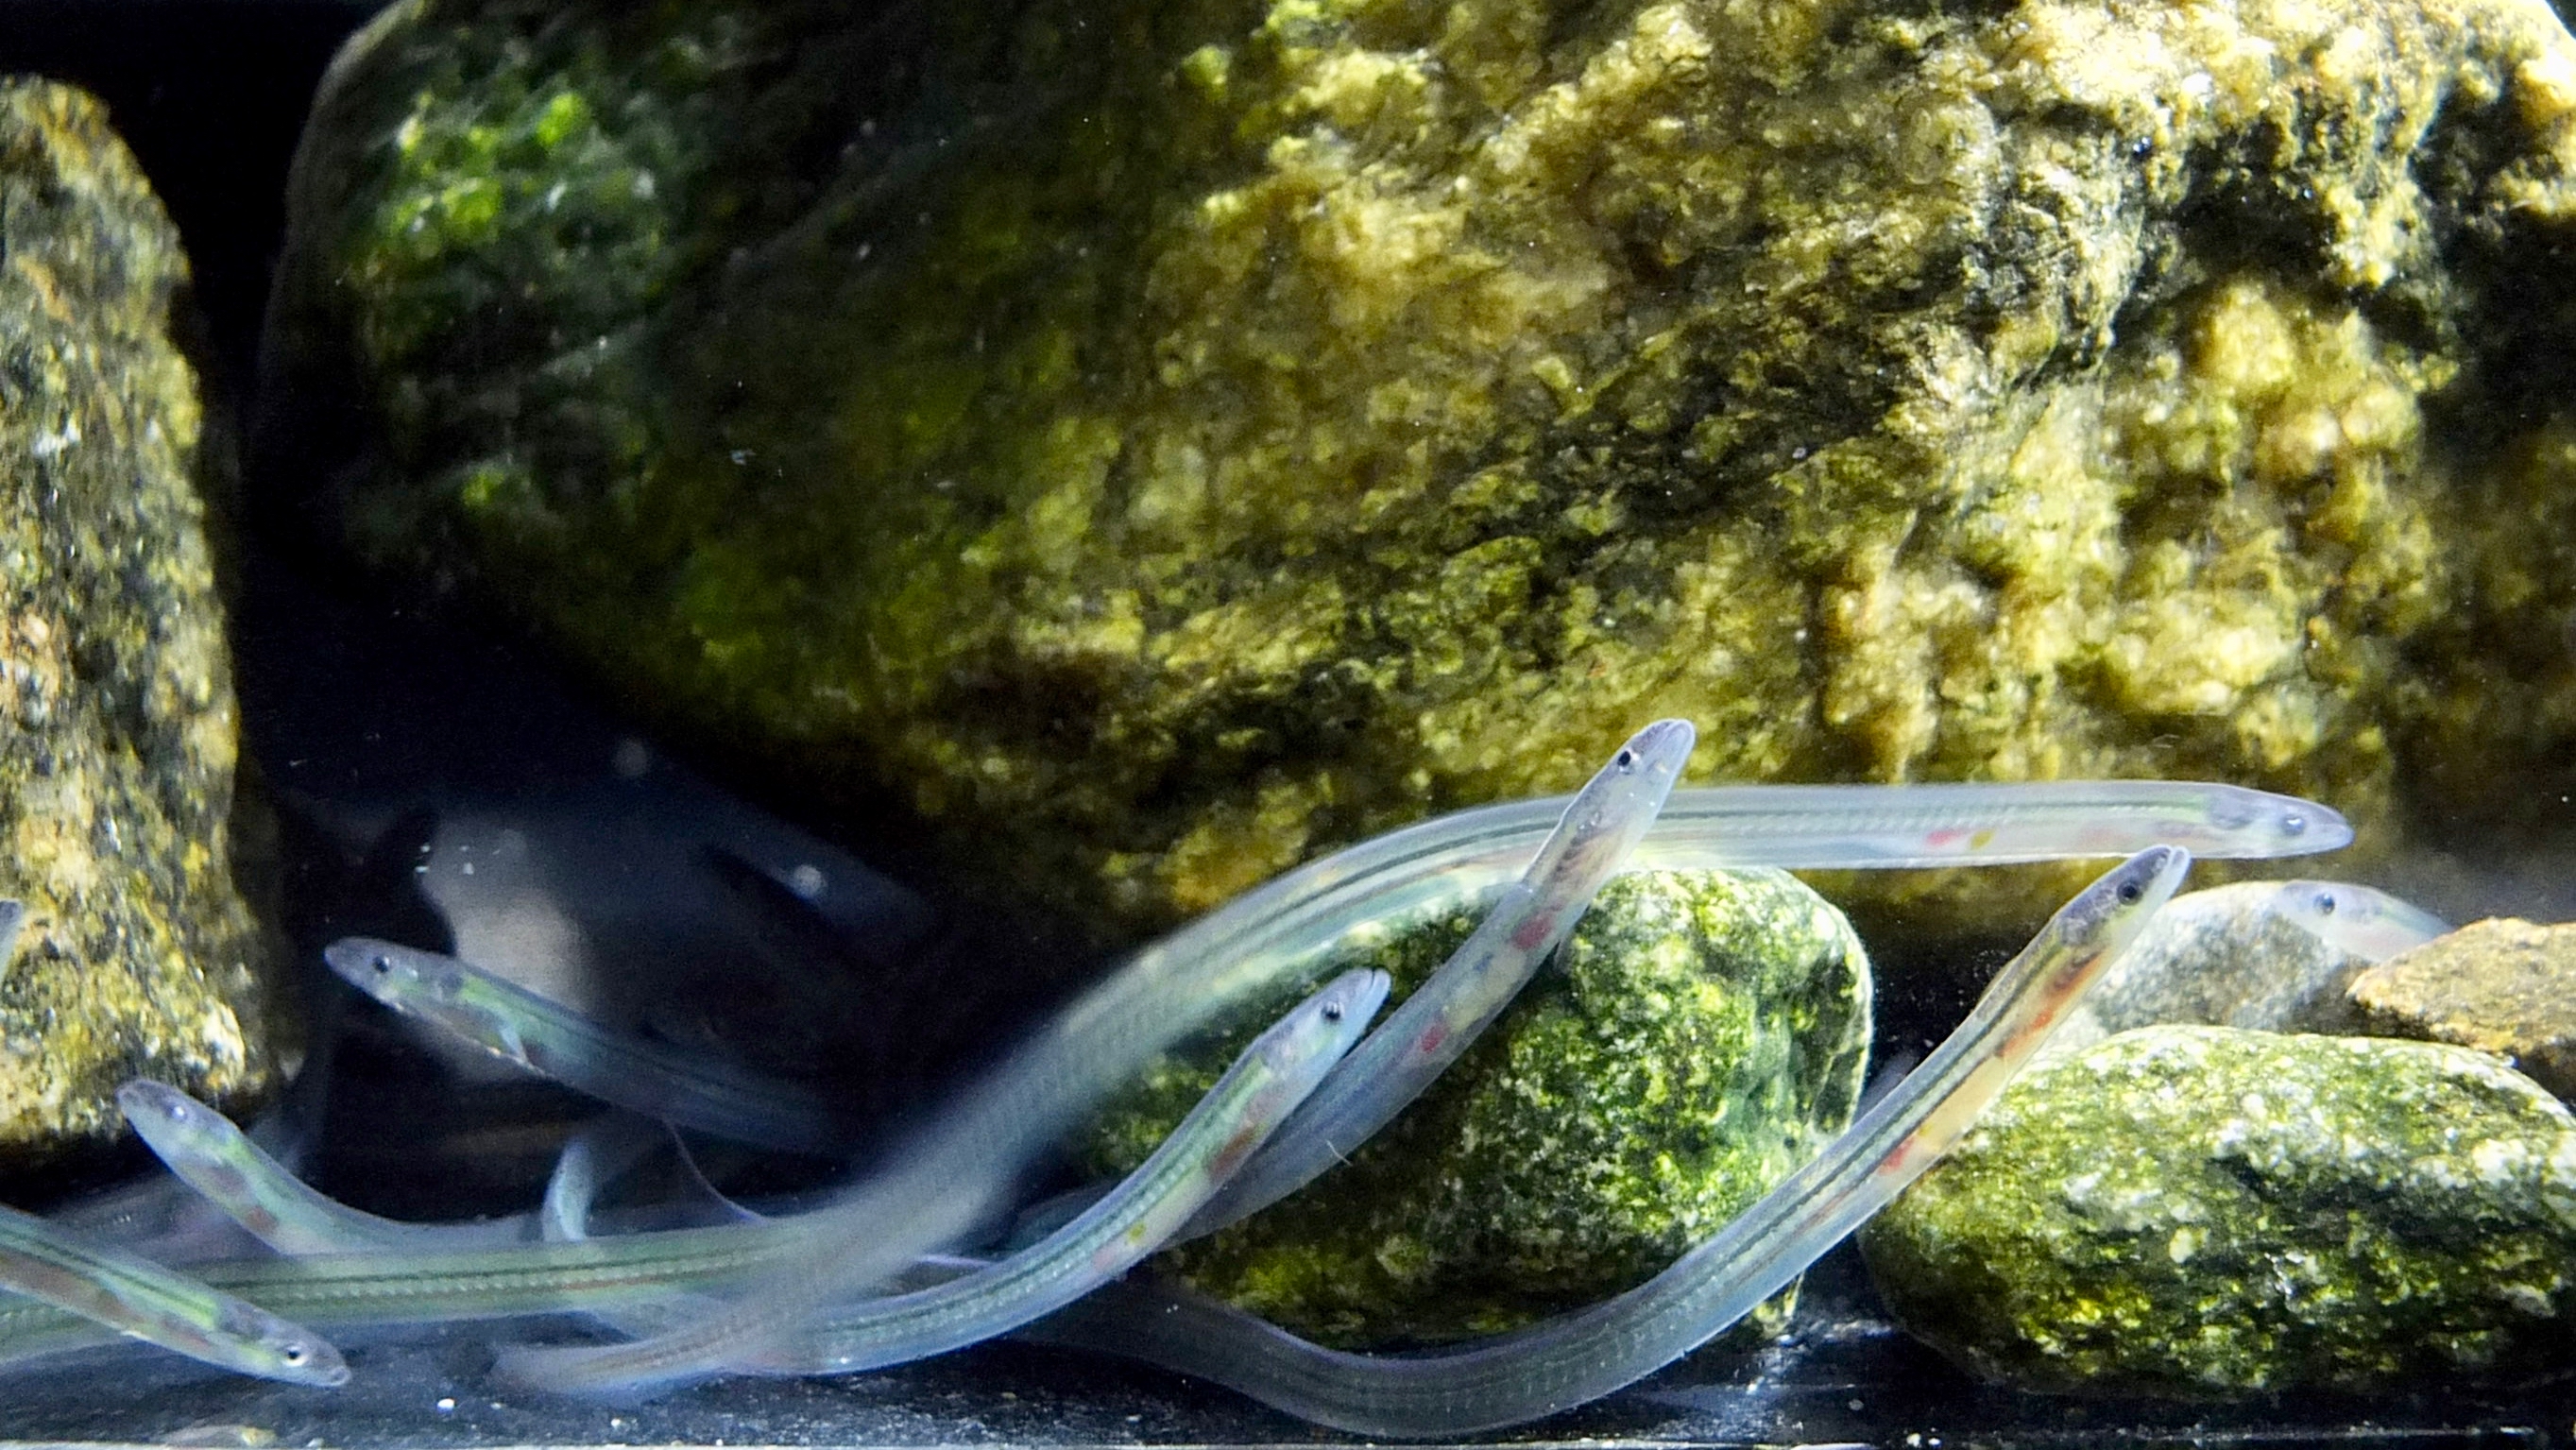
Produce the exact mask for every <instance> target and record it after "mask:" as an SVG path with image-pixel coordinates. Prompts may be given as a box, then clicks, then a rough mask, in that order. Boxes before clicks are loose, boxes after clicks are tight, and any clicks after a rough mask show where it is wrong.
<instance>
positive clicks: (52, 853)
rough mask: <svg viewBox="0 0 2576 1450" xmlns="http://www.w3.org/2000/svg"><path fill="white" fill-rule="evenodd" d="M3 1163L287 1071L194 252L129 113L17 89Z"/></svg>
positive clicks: (12, 196)
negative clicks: (236, 778) (149, 177)
mask: <svg viewBox="0 0 2576 1450" xmlns="http://www.w3.org/2000/svg"><path fill="white" fill-rule="evenodd" d="M0 240H5V242H6V246H5V249H0V251H5V256H6V262H5V264H0V580H5V581H6V588H5V590H0V897H15V898H18V899H20V900H22V901H24V902H25V903H26V905H27V907H28V921H27V925H26V929H25V933H24V935H23V937H22V938H21V940H20V941H19V943H18V951H17V954H16V957H15V959H14V960H12V961H9V962H7V963H0V1166H24V1165H26V1164H29V1163H32V1162H35V1161H37V1160H39V1159H42V1158H44V1157H46V1156H49V1155H51V1154H54V1153H57V1152H59V1151H60V1150H62V1149H64V1148H67V1147H70V1146H74V1145H77V1144H79V1143H80V1142H82V1141H83V1140H92V1141H95V1140H97V1139H99V1138H102V1137H112V1136H115V1135H116V1134H118V1133H121V1132H122V1131H123V1126H124V1120H123V1119H122V1118H121V1117H120V1116H119V1115H118V1113H117V1108H116V1102H115V1099H114V1097H113V1093H114V1091H115V1089H116V1086H117V1084H118V1083H120V1082H122V1081H124V1080H125V1079H127V1078H129V1077H135V1076H150V1077H154V1078H158V1079H160V1080H162V1081H164V1082H169V1083H174V1084H177V1085H179V1086H181V1087H184V1088H186V1089H188V1090H189V1091H191V1092H195V1093H200V1094H203V1095H205V1096H207V1097H210V1098H216V1099H233V1098H239V1097H241V1096H244V1095H246V1094H249V1093H252V1092H255V1091H257V1090H259V1089H260V1088H262V1087H263V1086H265V1085H266V1084H267V1083H268V1081H269V1080H270V1076H271V1074H272V1073H273V1072H274V1070H275V1061H274V1048H273V1044H272V1043H271V1041H270V1036H271V1026H272V1024H271V1021H270V1007H269V998H268V996H267V994H266V993H265V991H264V990H263V987H262V984H261V981H260V977H259V970H260V968H261V967H262V965H263V959H264V954H263V943H262V939H261V935H260V932H259V930H258V928H257V926H256V925H255V923H254V922H253V920H252V917H251V914H250V911H249V909H248V907H247V906H246V905H245V904H244V903H243V901H242V898H241V896H240V895H239V894H238V893H237V892H236V890H235V888H234V884H233V878H232V864H231V851H230V846H229V844H228V838H227V831H228V826H229V822H230V818H231V814H232V804H233V761H234V749H235V742H234V711H233V695H232V673H231V663H230V658H229V656H228V655H227V653H226V649H225V644H224V621H223V609H222V605H221V602H220V600H219V599H218V597H217V594H216V589H215V577H214V567H213V561H212V559H211V557H210V555H209V551H208V541H207V537H206V527H205V517H204V515H205V506H204V500H203V498H202V497H201V495H200V486H201V483H202V482H205V481H207V480H210V479H217V478H221V477H223V476H225V470H227V469H228V468H229V466H230V465H229V463H228V462H226V461H225V460H224V459H222V458H221V457H220V456H219V455H216V454H214V453H213V452H212V451H211V450H210V449H209V446H208V445H207V444H206V442H205V440H204V431H203V419H202V414H201V412H200V406H199V399H198V392H197V379H196V375H195V373H194V371H193V370H192V369H191V368H190V367H189V365H188V362H187V360H186V359H185V358H184V357H183V356H182V354H181V352H180V349H179V347H178V346H177V344H176V342H175V341H174V340H173V339H174V333H173V318H172V311H173V307H174V305H175V304H176V302H177V299H178V298H179V296H180V294H181V293H182V290H183V289H184V288H185V287H186V285H187V281H188V268H187V262H186V260H185V259H184V258H183V257H182V256H181V255H180V251H179V237H178V233H177V231H176V230H175V229H174V228H173V227H172V226H171V225H170V221H169V218H168V217H167V216H166V215H164V213H163V212H162V210H161V206H160V203H159V202H158V201H157V200H155V199H154V197H153V196H152V194H151V191H150V189H149V188H148V187H147V186H146V185H145V183H144V180H143V176H142V173H141V172H140V171H139V170H138V169H137V168H136V166H135V164H134V159H133V157H132V156H131V155H129V154H128V153H127V152H126V150H125V147H124V145H123V143H121V142H120V141H118V140H117V139H116V136H115V134H114V133H113V132H112V131H111V130H110V129H109V127H108V122H107V115H106V110H105V108H104V107H102V106H100V105H99V104H98V103H97V102H96V101H94V100H92V99H90V98H89V97H88V96H86V95H83V94H81V93H80V92H77V91H74V90H71V89H69V88H67V87H63V86H58V85H53V84H50V83H44V82H37V81H26V80H9V81H0Z"/></svg>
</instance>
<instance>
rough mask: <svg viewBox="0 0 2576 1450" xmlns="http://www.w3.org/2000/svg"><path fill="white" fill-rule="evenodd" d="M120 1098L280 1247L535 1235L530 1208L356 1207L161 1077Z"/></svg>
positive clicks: (138, 1124)
mask: <svg viewBox="0 0 2576 1450" xmlns="http://www.w3.org/2000/svg"><path fill="white" fill-rule="evenodd" d="M116 1105H117V1106H118V1107H119V1108H122V1109H123V1110H124V1111H125V1121H126V1122H127V1123H129V1124H131V1125H132V1126H133V1128H134V1132H135V1135H136V1136H137V1137H140V1138H141V1139H142V1140H143V1142H144V1145H145V1146H146V1147H149V1148H150V1149H151V1150H152V1151H153V1153H154V1154H155V1155H156V1156H158V1157H159V1158H160V1160H161V1162H162V1164H163V1165H164V1166H165V1167H167V1168H168V1169H169V1170H170V1171H171V1173H173V1174H175V1175H176V1176H177V1177H178V1179H179V1181H181V1182H183V1183H185V1184H187V1185H188V1186H189V1187H190V1188H193V1189H195V1190H196V1191H197V1192H198V1193H200V1194H202V1195H203V1196H204V1197H205V1199H206V1201H207V1202H209V1203H212V1204H213V1205H214V1206H215V1207H217V1208H219V1209H221V1210H223V1211H224V1213H225V1214H226V1215H228V1216H230V1217H231V1219H232V1220H233V1221H234V1222H235V1223H238V1224H240V1225H241V1226H242V1227H243V1228H246V1229H248V1230H250V1232H251V1233H252V1234H253V1235H255V1236H256V1237H257V1238H258V1239H259V1241H260V1242H262V1243H264V1244H267V1245H268V1246H269V1247H270V1248H273V1249H275V1250H277V1251H278V1252H279V1253H284V1254H346V1253H362V1252H365V1251H368V1250H371V1249H391V1250H405V1249H448V1248H485V1247H489V1246H492V1245H495V1244H511V1243H520V1242H523V1241H525V1240H526V1239H528V1238H529V1237H530V1236H531V1232H532V1225H531V1223H530V1221H529V1220H528V1219H527V1217H526V1216H525V1215H517V1216H513V1217H510V1218H500V1219H488V1220H484V1221H480V1222H474V1223H404V1222H401V1221H399V1220H396V1219H390V1218H379V1217H377V1216H376V1215H374V1214H372V1213H366V1212H363V1211H361V1210H359V1209H354V1208H351V1207H349V1206H348V1205H347V1204H344V1203H341V1202H340V1201H338V1200H337V1199H334V1198H330V1197H327V1196H325V1195H323V1194H321V1193H318V1192H316V1191H315V1190H314V1189H312V1188H311V1187H309V1186H307V1185H306V1184H305V1182H304V1180H302V1179H300V1178H298V1177H296V1176H295V1174H294V1173H293V1172H291V1171H290V1170H289V1169H288V1168H287V1167H286V1165H284V1164H282V1163H280V1162H278V1161H277V1160H276V1159H274V1158H271V1157H270V1156H268V1154H267V1153H265V1152H263V1151H261V1149H260V1147H259V1145H258V1144H256V1143H253V1142H252V1141H251V1140H250V1137H249V1135H247V1134H245V1133H244V1132H242V1130H241V1129H239V1128H237V1127H235V1126H234V1125H233V1122H232V1120H231V1119H229V1118H227V1117H225V1116H224V1115H223V1114H221V1113H219V1112H216V1111H215V1110H214V1109H213V1108H210V1107H208V1106H206V1105H205V1104H204V1103H201V1102H199V1101H197V1100H196V1099H195V1098H192V1097H190V1096H188V1095H187V1094H186V1093H183V1092H181V1091H179V1090H178V1089H177V1088H174V1087H170V1086H168V1085H166V1084H163V1083H157V1082H150V1081H146V1080H143V1079H136V1080H135V1081H132V1082H129V1083H127V1084H125V1085H124V1086H123V1087H120V1088H118V1089H117V1090H116Z"/></svg>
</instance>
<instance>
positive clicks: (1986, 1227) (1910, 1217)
mask: <svg viewBox="0 0 2576 1450" xmlns="http://www.w3.org/2000/svg"><path fill="white" fill-rule="evenodd" d="M1861 1242H1862V1246H1863V1248H1864V1249H1865V1250H1866V1251H1867V1253H1868V1256H1869V1264H1870V1269H1871V1272H1872V1274H1873V1276H1874V1277H1875V1278H1876V1279H1877V1280H1878V1284H1879V1288H1880V1290H1881V1291H1882V1292H1883V1293H1884V1295H1885V1296H1886V1299H1887V1302H1888V1305H1889V1307H1890V1309H1891V1310H1892V1311H1893V1312H1894V1313H1895V1314H1896V1316H1897V1317H1898V1319H1899V1320H1900V1321H1901V1322H1902V1323H1903V1324H1904V1325H1905V1326H1906V1327H1907V1328H1908V1329H1910V1330H1912V1331H1913V1332H1914V1333H1915V1334H1917V1335H1919V1336H1921V1337H1923V1338H1925V1339H1927V1340H1930V1341H1931V1342H1932V1343H1933V1344H1934V1345H1936V1346H1938V1347H1939V1348H1940V1349H1941V1350H1942V1351H1943V1352H1944V1353H1945V1354H1947V1355H1949V1356H1950V1357H1951V1358H1953V1359H1955V1360H1957V1361H1959V1362H1960V1363H1961V1364H1963V1365H1965V1366H1967V1367H1968V1368H1969V1369H1971V1370H1973V1371H1974V1372H1976V1373H1977V1374H1980V1375H1983V1376H1986V1377H1988V1378H1991V1379H1998V1380H2003V1381H2006V1382H2008V1383H2011V1384H2014V1385H2019V1386H2022V1387H2025V1388H2030V1389H2039V1390H2088V1391H2100V1392H2108V1393H2143V1394H2164V1395H2196V1396H2220V1395H2231V1394H2239V1393H2249V1392H2253V1391H2260V1390H2277V1389H2290V1388H2299V1387H2335V1388H2342V1389H2352V1390H2373V1391H2386V1390H2390V1389H2394V1388H2402V1387H2404V1386H2407V1385H2410V1384H2413V1383H2418V1382H2430V1383H2436V1384H2439V1383H2450V1382H2454V1381H2456V1380H2458V1379H2459V1378H2461V1377H2463V1376H2468V1377H2474V1378H2481V1379H2510V1378H2512V1377H2514V1376H2516V1375H2522V1374H2528V1373H2531V1372H2534V1371H2536V1370H2539V1369H2542V1368H2544V1367H2548V1366H2557V1367H2564V1366H2565V1365H2566V1364H2568V1362H2569V1350H2568V1325H2569V1320H2570V1318H2571V1316H2576V1118H2571V1117H2570V1116H2569V1114H2568V1111H2567V1108H2566V1107H2565V1105H2563V1104H2561V1103H2560V1102H2559V1101H2558V1100H2557V1099H2555V1098H2553V1097H2551V1096H2550V1095H2549V1094H2548V1093H2546V1092H2544V1091H2543V1090H2541V1089H2540V1087H2539V1086H2538V1085H2536V1084H2534V1083H2533V1082H2531V1081H2530V1080H2529V1079H2527V1078H2524V1077H2522V1076H2520V1075H2518V1074H2516V1073H2514V1072H2512V1071H2511V1070H2509V1069H2507V1068H2505V1067H2504V1066H2503V1065H2501V1064H2500V1063H2498V1062H2496V1061H2495V1059H2493V1058H2491V1057H2488V1056H2486V1055H2484V1054H2482V1053H2475V1052H2469V1051H2466V1050H2464V1049H2461V1048H2455V1047H2443V1046H2436V1045H2432V1044H2427V1043H2416V1042H2397V1041H2389V1040H2383V1039H2377V1038H2357V1037H2312V1036H2290V1035H2280V1034H2273V1033H2265V1032H2247V1031H2239V1030H2236V1029H2231V1028H2224V1027H2148V1028H2141V1029H2139V1030H2137V1031H2135V1032H2129V1033H2124V1034H2122V1035H2120V1036H2117V1037H2113V1038H2110V1039H2108V1040H2106V1041H2104V1042H2102V1043H2099V1044H2097V1045H2096V1046H2094V1047H2093V1048H2091V1049H2090V1050H2088V1051H2086V1052H2084V1053H2081V1054H2079V1055H2077V1056H2075V1057H2072V1058H2067V1059H2061V1060H2059V1061H2056V1062H2054V1063H2052V1064H2050V1065H2048V1066H2047V1067H2045V1068H2042V1069H2039V1070H2036V1071H2033V1072H2032V1073H2030V1074H2029V1075H2028V1076H2027V1077H2025V1078H2024V1079H2023V1080H2021V1081H2018V1082H2015V1083H2014V1084H2013V1085H2012V1086H2011V1087H2009V1088H2008V1089H2006V1090H2005V1093H2004V1096H2003V1097H2002V1098H2001V1099H2000V1100H1999V1101H1998V1102H1997V1103H1996V1104H1995V1106H1994V1107H1993V1108H1992V1109H1991V1110H1990V1111H1989V1112H1988V1113H1987V1115H1986V1116H1985V1118H1984V1119H1983V1120H1982V1121H1980V1122H1979V1123H1978V1124H1977V1126H1976V1127H1975V1128H1974V1129H1973V1130H1972V1131H1971V1132H1970V1133H1969V1134H1968V1136H1967V1138H1966V1139H1965V1140H1964V1141H1963V1142H1962V1143H1961V1144H1960V1146H1959V1148H1958V1149H1957V1150H1956V1151H1954V1152H1953V1153H1952V1154H1951V1156H1950V1157H1949V1158H1948V1159H1946V1160H1944V1161H1943V1162H1942V1163H1941V1164H1940V1165H1939V1166H1937V1167H1935V1168H1934V1169H1933V1170H1932V1171H1931V1172H1930V1173H1929V1174H1926V1175H1925V1176H1924V1177H1923V1179H1922V1180H1921V1181H1920V1182H1919V1183H1917V1184H1916V1185H1915V1186H1914V1187H1913V1188H1912V1189H1910V1190H1909V1191H1908V1192H1907V1193H1906V1194H1905V1195H1904V1196H1903V1197H1901V1198H1899V1199H1898V1200H1897V1201H1896V1202H1895V1203H1894V1204H1893V1205H1891V1206H1890V1207H1889V1208H1888V1209H1887V1211H1886V1212H1884V1213H1882V1214H1880V1215H1879V1217H1878V1218H1877V1219H1876V1220H1874V1221H1873V1222H1872V1223H1871V1224H1870V1226H1869V1227H1868V1228H1867V1229H1866V1230H1864V1231H1863V1234H1862V1239H1861Z"/></svg>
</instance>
